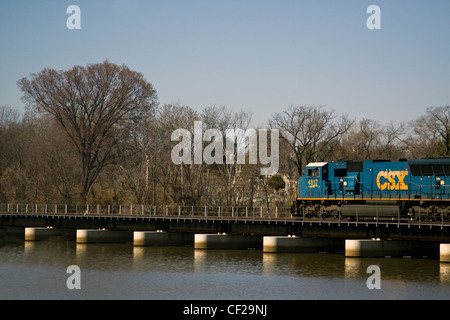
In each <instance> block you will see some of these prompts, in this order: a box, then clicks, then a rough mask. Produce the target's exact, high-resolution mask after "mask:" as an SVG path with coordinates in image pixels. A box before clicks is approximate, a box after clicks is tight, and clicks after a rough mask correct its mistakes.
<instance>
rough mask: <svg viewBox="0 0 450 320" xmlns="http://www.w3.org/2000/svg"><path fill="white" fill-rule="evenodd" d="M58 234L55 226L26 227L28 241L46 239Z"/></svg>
mask: <svg viewBox="0 0 450 320" xmlns="http://www.w3.org/2000/svg"><path fill="white" fill-rule="evenodd" d="M56 235H58V233H57V229H55V228H35V227H32V228H25V240H26V241H39V240H45V239H48V238H49V237H52V236H56Z"/></svg>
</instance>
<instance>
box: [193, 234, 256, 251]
mask: <svg viewBox="0 0 450 320" xmlns="http://www.w3.org/2000/svg"><path fill="white" fill-rule="evenodd" d="M261 246H262V236H259V235H240V234H201V233H196V234H195V236H194V248H195V249H248V248H256V249H259V248H261Z"/></svg>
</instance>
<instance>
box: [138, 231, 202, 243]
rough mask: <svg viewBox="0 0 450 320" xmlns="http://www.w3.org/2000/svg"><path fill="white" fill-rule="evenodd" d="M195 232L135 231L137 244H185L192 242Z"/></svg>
mask: <svg viewBox="0 0 450 320" xmlns="http://www.w3.org/2000/svg"><path fill="white" fill-rule="evenodd" d="M193 241H194V234H193V233H187V232H166V231H134V233H133V244H134V245H135V246H183V245H186V244H192V243H193Z"/></svg>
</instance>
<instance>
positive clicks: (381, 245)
mask: <svg viewBox="0 0 450 320" xmlns="http://www.w3.org/2000/svg"><path fill="white" fill-rule="evenodd" d="M438 254H439V243H437V242H431V241H430V242H426V241H412V240H379V239H347V240H345V256H346V257H405V256H407V257H420V258H422V257H424V256H426V257H430V258H431V257H436V256H437V255H438Z"/></svg>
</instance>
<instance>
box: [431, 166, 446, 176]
mask: <svg viewBox="0 0 450 320" xmlns="http://www.w3.org/2000/svg"><path fill="white" fill-rule="evenodd" d="M433 171H434V175H436V176H444V175H445V172H444V167H443V166H442V165H441V164H433Z"/></svg>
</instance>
